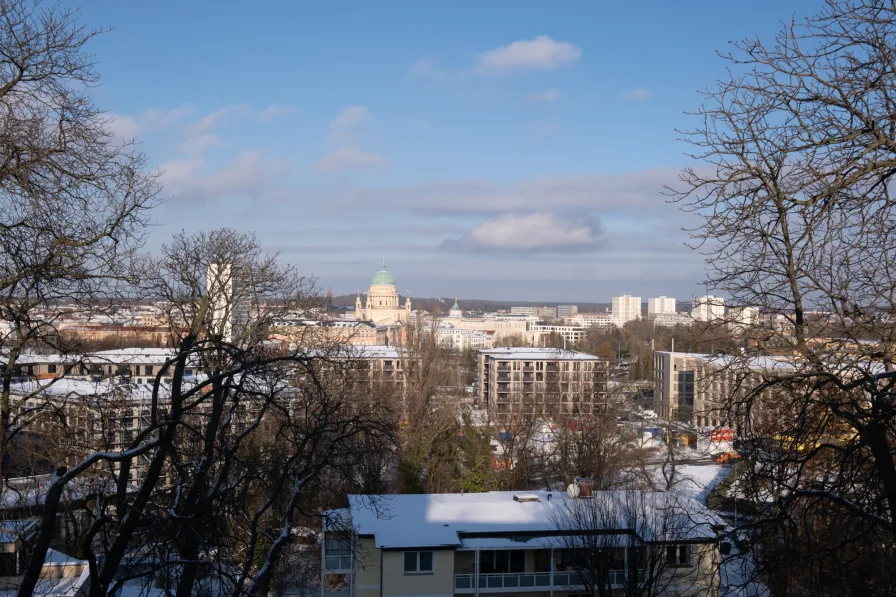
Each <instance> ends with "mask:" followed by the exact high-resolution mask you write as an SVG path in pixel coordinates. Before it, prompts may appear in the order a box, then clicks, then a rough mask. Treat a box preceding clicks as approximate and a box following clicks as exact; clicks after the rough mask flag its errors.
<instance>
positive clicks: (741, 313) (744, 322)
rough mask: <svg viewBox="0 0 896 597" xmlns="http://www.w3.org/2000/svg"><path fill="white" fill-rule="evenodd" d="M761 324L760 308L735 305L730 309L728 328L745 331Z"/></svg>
mask: <svg viewBox="0 0 896 597" xmlns="http://www.w3.org/2000/svg"><path fill="white" fill-rule="evenodd" d="M757 325H759V309H757V308H756V307H733V308H729V309H728V328H729V329H730V330H731V331H732V332H734V333H736V334H742V333H744V332H745V331H747V330H749V329H751V328H754V327H756V326H757Z"/></svg>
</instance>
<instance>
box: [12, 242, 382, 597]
mask: <svg viewBox="0 0 896 597" xmlns="http://www.w3.org/2000/svg"><path fill="white" fill-rule="evenodd" d="M152 271H155V272H157V275H156V276H153V279H152V280H150V281H149V282H148V288H150V289H151V290H152V292H154V293H156V297H157V298H162V299H165V300H164V304H166V305H167V308H168V314H169V317H170V319H171V326H172V328H173V329H175V330H179V331H180V332H179V334H180V335H179V339H178V343H177V346H176V348H175V350H174V352H173V354H172V356H171V358H170V359H168V360H167V362H166V363H165V364H164V365H163V366H162V367H161V370H160V371H158V372H156V375H155V379H154V383H153V384H152V390H151V392H150V393H149V395H146V396H142V397H140V399H139V400H135V397H130V398H129V402H128V404H129V405H130V404H133V405H135V406H136V405H140V407H141V409H142V413H141V416H140V424H139V426H138V428H137V429H135V430H134V432H133V433H132V434H130V435H129V436H128V437H126V438H124V440H125V441H123V442H119V443H117V444H116V443H112V444H108V445H107V444H101V445H98V446H97V445H95V447H93V449H91V450H86V451H85V453H84V454H83V456H82V459H81V460H80V461H78V462H76V463H75V464H74V465H73V466H71V467H69V468H67V469H65V468H63V469H60V470H59V471H58V472H57V475H55V476H54V479H53V482H52V483H51V485H50V486H49V488H48V490H47V496H46V499H45V503H44V506H43V510H42V513H41V524H40V529H39V534H38V536H37V538H36V540H35V541H34V545H33V555H32V556H31V559H30V561H29V564H28V567H27V570H26V572H25V574H24V577H23V580H22V585H21V587H20V589H19V594H20V595H29V594H30V592H31V591H32V590H33V588H34V586H35V583H36V581H37V579H38V577H39V575H40V570H41V567H42V564H43V561H44V557H45V555H46V552H47V548H48V547H49V544H50V541H51V539H52V536H53V530H54V525H55V519H56V514H57V512H58V510H59V507H60V502H61V500H62V495H63V491H64V489H65V487H66V486H67V485H68V484H69V483H71V482H73V481H74V480H76V479H79V478H85V477H90V476H93V477H96V478H98V479H99V483H98V487H97V490H96V492H95V497H94V500H93V501H92V502H91V505H90V508H89V511H88V514H89V516H90V518H89V526H88V528H87V530H86V533H85V534H84V545H83V552H84V554H85V557H86V558H87V560H88V562H89V565H90V577H91V584H90V591H91V594H92V595H105V594H115V593H116V591H118V590H119V589H120V588H121V587H122V586H123V584H125V583H129V582H138V583H142V584H143V585H144V586H146V583H148V582H151V581H152V579H153V578H159V579H161V580H160V584H161V588H162V589H163V590H165V592H166V593H168V594H176V595H191V594H193V593H194V592H195V591H198V590H200V589H202V590H205V591H210V592H212V593H215V594H232V595H242V594H249V595H256V594H263V593H266V592H267V589H268V587H269V586H270V583H271V582H272V580H273V579H274V578H276V577H277V570H278V568H279V567H280V566H281V561H282V558H283V556H284V554H288V553H290V549H289V548H290V546H291V545H293V543H294V540H295V535H294V533H293V531H294V529H295V528H296V527H297V526H305V525H307V520H308V519H309V517H310V518H314V517H316V516H319V515H320V511H321V508H320V507H319V506H320V500H318V499H317V498H316V497H315V496H316V493H317V492H318V491H320V490H321V488H322V487H324V486H326V485H327V483H328V482H329V480H330V479H331V478H333V477H334V476H336V477H348V478H356V476H357V469H356V467H355V463H356V462H357V461H358V460H360V459H363V458H364V449H365V448H366V447H367V445H368V443H369V442H370V441H372V442H373V443H376V444H380V445H383V444H385V445H387V444H388V443H389V442H390V440H391V433H392V425H391V417H390V412H389V410H388V408H387V405H385V404H384V403H382V402H381V401H379V399H378V397H377V396H376V395H370V394H366V393H361V392H358V391H357V390H358V388H359V386H358V384H357V383H356V382H357V380H356V379H355V378H354V377H353V375H352V370H351V364H350V363H349V361H348V360H347V358H346V356H347V353H346V352H345V351H344V350H343V349H342V347H340V346H338V345H337V346H326V345H323V346H317V347H314V348H311V347H304V348H301V349H297V350H292V351H290V350H284V349H282V347H280V346H272V345H271V344H270V343H269V342H267V341H266V332H267V330H268V329H269V328H270V326H271V325H272V324H273V323H274V322H276V321H277V320H279V319H280V318H281V317H284V316H285V315H286V314H289V313H294V312H296V311H297V310H299V311H301V310H303V309H307V308H308V307H309V306H310V305H317V304H319V299H318V297H317V296H316V293H315V292H314V286H313V284H312V281H311V280H308V279H305V278H301V277H299V276H298V275H297V274H296V272H295V271H294V270H293V269H292V268H290V267H287V266H283V265H280V264H279V263H278V260H277V258H276V256H275V255H268V254H265V253H264V252H263V251H262V250H261V248H260V247H259V246H258V244H257V242H256V240H255V239H254V237H253V236H251V235H246V234H241V233H237V232H234V231H231V230H219V231H215V232H212V233H208V234H205V233H200V234H197V235H194V236H187V235H184V234H181V235H179V236H178V237H176V238H175V240H174V242H173V243H172V244H171V245H168V246H166V247H164V249H163V257H162V258H161V259H160V260H159V262H158V263H157V264H155V267H154V269H153V270H152ZM224 278H227V279H226V280H225V279H224ZM347 363H348V364H347ZM171 370H173V375H172V376H170V378H169V377H168V375H167V374H168V373H170V371H171ZM163 379H165V380H166V381H165V382H164V383H163V381H162V380H163ZM169 379H170V381H168V380H169ZM121 391H125V390H121ZM74 398H76V397H72V399H74ZM77 398H81V399H82V400H84V399H88V400H96V401H98V404H97V405H96V407H95V408H94V411H95V412H100V413H103V414H104V416H113V417H114V416H116V415H115V413H117V412H118V411H117V409H116V407H115V405H114V404H113V403H111V402H109V401H108V400H104V397H103V396H96V395H88V396H79V397H77ZM128 410H130V409H128ZM300 523H304V524H300Z"/></svg>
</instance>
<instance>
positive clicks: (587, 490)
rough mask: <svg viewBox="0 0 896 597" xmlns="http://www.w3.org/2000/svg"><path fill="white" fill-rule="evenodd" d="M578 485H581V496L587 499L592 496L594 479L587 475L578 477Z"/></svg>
mask: <svg viewBox="0 0 896 597" xmlns="http://www.w3.org/2000/svg"><path fill="white" fill-rule="evenodd" d="M576 485H578V486H579V497H580V498H583V499H587V498H590V497H591V491H592V489H593V488H594V481H592V480H591V479H587V478H585V477H577V478H576Z"/></svg>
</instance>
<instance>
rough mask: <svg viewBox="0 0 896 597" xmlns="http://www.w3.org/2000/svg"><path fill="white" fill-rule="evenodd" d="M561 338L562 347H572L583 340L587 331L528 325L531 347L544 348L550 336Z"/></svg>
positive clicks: (574, 327) (571, 327) (567, 327)
mask: <svg viewBox="0 0 896 597" xmlns="http://www.w3.org/2000/svg"><path fill="white" fill-rule="evenodd" d="M554 334H556V335H558V336H560V337H562V338H563V345H564V346H568V347H570V348H571V347H573V346H575V344H576V343H577V342H580V341H582V340H584V339H585V336H587V335H588V330H587V329H586V328H583V327H581V326H574V325H553V324H547V323H530V324H529V327H528V329H527V335H528V338H529V343H530V344H531V345H532V346H544V344H545V342H547V340H548V338H549V337H550V336H551V335H554Z"/></svg>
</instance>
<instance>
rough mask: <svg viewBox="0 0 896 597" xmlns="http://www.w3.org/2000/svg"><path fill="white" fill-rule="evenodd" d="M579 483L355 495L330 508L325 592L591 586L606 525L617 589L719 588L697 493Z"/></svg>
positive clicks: (690, 591) (540, 595)
mask: <svg viewBox="0 0 896 597" xmlns="http://www.w3.org/2000/svg"><path fill="white" fill-rule="evenodd" d="M575 487H577V488H578V497H573V496H574V495H576V492H572V491H570V495H567V492H563V491H559V492H547V491H525V492H522V491H520V492H512V491H491V492H486V493H466V494H463V493H459V494H433V495H419V494H418V495H378V496H362V495H350V496H349V507H348V508H345V509H342V510H332V511H329V512H327V514H326V516H325V517H324V520H325V521H326V523H325V526H324V532H323V538H322V548H321V559H322V565H321V571H322V572H321V597H348V596H353V597H385V596H407V597H411V596H430V597H444V596H452V595H480V594H482V595H496V596H501V597H504V596H507V595H532V596H533V597H547V596H553V597H571V596H572V595H581V594H583V591H585V586H584V583H583V582H582V576H581V574H585V573H587V572H586V570H587V568H585V569H583V566H587V564H583V563H582V562H583V561H584V560H583V559H582V558H583V557H585V558H587V557H588V556H587V555H584V556H583V555H582V552H585V553H586V554H587V553H588V551H587V550H590V549H599V548H600V547H596V546H595V543H594V542H592V543H591V544H590V545H589V544H588V541H587V539H586V537H593V535H594V534H600V535H601V537H602V541H601V542H600V544H599V545H600V546H602V547H603V548H604V549H612V550H613V556H614V557H613V558H612V562H613V564H612V565H611V568H610V569H609V570H607V571H606V573H607V575H608V578H607V581H606V582H607V585H608V586H607V587H606V588H607V590H608V591H612V594H613V595H617V594H618V595H623V594H628V595H633V594H640V591H642V590H644V591H645V592H646V593H647V594H651V595H689V596H692V597H714V596H715V595H717V594H718V590H719V574H718V570H719V564H720V561H721V556H720V551H719V544H720V538H719V536H718V535H717V534H716V532H715V529H716V528H719V527H718V526H717V525H719V520H717V518H716V517H715V516H714V515H713V514H712V513H711V512H710V511H709V510H708V509H707V508H706V507H705V506H703V505H702V504H700V503H699V502H698V501H697V500H695V499H694V498H691V497H679V496H677V495H676V494H674V493H670V492H640V491H632V492H626V491H595V492H593V493H592V492H591V488H590V486H589V485H586V484H584V483H582V484H578V485H575ZM585 488H587V489H585ZM590 509H593V510H594V512H591V511H590ZM604 511H606V513H607V514H606V515H602V514H601V513H603V512H604ZM384 513H388V514H384ZM585 517H589V518H587V520H589V521H594V522H593V523H592V522H589V523H588V526H586V527H583V523H582V522H581V521H582V520H583V519H586V518H585ZM593 525H599V526H598V527H597V528H593ZM645 586H646V587H647V588H645Z"/></svg>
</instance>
